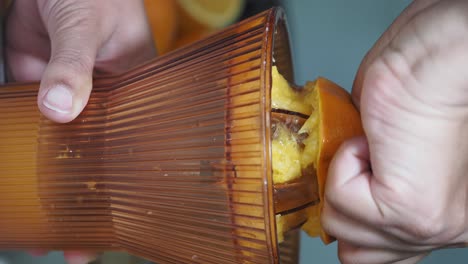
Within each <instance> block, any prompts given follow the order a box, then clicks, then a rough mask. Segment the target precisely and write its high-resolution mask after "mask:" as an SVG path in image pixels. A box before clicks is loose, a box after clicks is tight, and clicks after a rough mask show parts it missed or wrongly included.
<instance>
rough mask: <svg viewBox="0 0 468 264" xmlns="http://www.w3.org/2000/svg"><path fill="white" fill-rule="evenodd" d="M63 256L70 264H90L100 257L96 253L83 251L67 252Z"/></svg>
mask: <svg viewBox="0 0 468 264" xmlns="http://www.w3.org/2000/svg"><path fill="white" fill-rule="evenodd" d="M63 255H64V257H65V260H66V261H67V263H68V264H88V263H89V262H91V261H93V260H95V259H97V257H98V254H96V253H92V252H82V251H65V252H63Z"/></svg>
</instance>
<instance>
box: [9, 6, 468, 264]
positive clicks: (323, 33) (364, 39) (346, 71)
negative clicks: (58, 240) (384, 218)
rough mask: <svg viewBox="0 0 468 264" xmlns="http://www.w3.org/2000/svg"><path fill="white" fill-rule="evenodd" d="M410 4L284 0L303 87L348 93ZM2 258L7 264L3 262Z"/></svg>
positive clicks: (307, 242) (445, 256)
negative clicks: (323, 82) (331, 86)
mask: <svg viewBox="0 0 468 264" xmlns="http://www.w3.org/2000/svg"><path fill="white" fill-rule="evenodd" d="M409 2H410V1H408V0H283V1H282V3H283V5H284V7H285V8H286V13H287V15H288V20H289V26H290V31H291V37H292V44H293V51H294V59H295V73H296V80H297V82H298V84H302V83H304V82H305V81H306V80H313V79H314V78H315V77H317V76H318V75H321V76H324V77H327V78H329V79H331V80H334V81H335V82H337V83H339V84H340V85H342V86H343V87H346V88H348V89H349V88H350V87H351V84H352V82H353V78H354V74H355V72H356V70H357V68H358V66H359V63H360V61H361V59H362V57H363V56H364V55H365V53H366V52H367V50H368V49H369V48H370V47H371V46H372V45H373V43H374V42H375V41H376V40H377V38H378V37H379V36H380V34H381V33H382V32H383V31H384V30H385V29H386V28H387V27H388V26H389V25H390V23H391V22H392V21H393V19H394V18H395V17H396V16H397V15H398V14H399V13H400V12H401V10H402V9H403V8H404V7H405V6H406V5H407V4H408V3H409ZM0 235H1V234H0ZM301 242H302V249H301V264H309V263H320V264H333V263H339V261H338V258H337V256H336V244H332V245H329V246H323V244H322V243H321V241H320V240H319V239H317V238H308V237H306V236H302V241H301ZM2 259H4V260H5V261H4V262H2V261H3V260H2ZM3 263H14V264H27V263H37V264H41V263H47V264H55V263H56V264H60V263H64V262H63V257H62V256H61V254H60V253H52V254H50V255H49V256H48V257H42V258H39V259H37V258H31V257H29V256H27V255H24V254H18V253H11V252H10V253H7V252H4V253H3V254H0V264H3ZM107 263H113V264H117V263H129V259H128V257H127V256H125V255H117V256H110V257H109V258H108V262H107ZM422 263H424V264H436V263H449V264H452V263H453V264H457V263H468V249H457V250H442V251H438V252H435V253H433V254H431V255H430V256H429V257H428V258H427V259H425V260H424V261H423V262H422Z"/></svg>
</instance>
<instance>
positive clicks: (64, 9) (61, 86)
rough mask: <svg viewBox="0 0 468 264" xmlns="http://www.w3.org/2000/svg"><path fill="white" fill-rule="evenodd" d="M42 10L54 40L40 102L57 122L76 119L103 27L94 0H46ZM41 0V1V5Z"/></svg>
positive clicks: (89, 84) (85, 95) (87, 91)
mask: <svg viewBox="0 0 468 264" xmlns="http://www.w3.org/2000/svg"><path fill="white" fill-rule="evenodd" d="M40 2H42V3H40V5H39V6H40V8H42V9H41V10H40V13H41V15H42V16H43V17H42V18H43V20H44V21H46V28H47V30H48V34H49V36H50V41H51V58H50V62H49V64H48V66H47V68H46V70H45V72H44V75H43V77H42V80H41V85H40V90H39V95H38V106H39V109H40V110H41V111H42V113H43V114H44V115H45V116H47V117H48V118H50V119H51V120H54V121H56V122H61V123H64V122H69V121H71V120H73V119H74V118H75V117H76V116H78V114H79V113H80V112H81V111H82V110H83V108H84V107H85V105H86V103H87V101H88V98H89V94H90V92H91V87H92V71H93V66H94V61H95V58H96V53H97V49H98V47H99V45H100V37H101V35H102V34H101V30H100V26H101V25H100V24H99V21H98V20H97V18H98V14H97V10H98V8H97V7H96V6H94V5H95V4H96V3H94V1H67V0H62V1H60V0H48V1H47V0H43V1H40ZM41 4H42V5H41Z"/></svg>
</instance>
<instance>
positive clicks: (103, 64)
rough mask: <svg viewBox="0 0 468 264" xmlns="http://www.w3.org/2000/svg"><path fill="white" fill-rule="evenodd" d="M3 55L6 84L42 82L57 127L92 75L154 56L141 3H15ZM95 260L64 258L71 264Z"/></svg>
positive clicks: (43, 104) (80, 103) (83, 95)
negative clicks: (7, 81) (5, 60)
mask: <svg viewBox="0 0 468 264" xmlns="http://www.w3.org/2000/svg"><path fill="white" fill-rule="evenodd" d="M5 52H6V53H5V54H6V59H7V68H8V79H9V81H20V82H21V81H39V80H40V81H41V85H40V89H39V91H38V106H39V109H40V110H41V112H42V113H43V114H44V115H45V116H47V117H48V118H49V119H51V120H54V121H56V122H61V123H64V122H69V121H71V120H73V119H74V118H75V117H76V116H77V115H78V114H79V113H80V112H81V111H82V110H83V108H84V107H85V105H86V103H87V101H88V98H89V94H90V92H91V89H92V76H93V74H94V75H101V74H116V73H120V72H123V71H125V70H128V69H130V68H132V67H135V66H136V65H138V64H141V63H143V62H145V61H146V60H148V59H151V58H153V57H154V56H155V55H156V51H155V48H154V43H153V42H152V36H151V31H150V28H149V26H148V23H147V20H146V13H145V9H144V4H143V1H140V0H137V1H135V0H132V1H128V0H99V1H95V0H15V1H13V5H12V7H11V9H10V12H9V14H8V18H7V23H6V47H5ZM32 253H33V254H36V255H37V254H41V253H43V252H41V251H36V252H32ZM94 257H95V254H94V253H89V252H88V253H85V252H76V251H67V252H65V258H66V259H67V260H68V262H69V263H70V264H84V263H88V261H89V260H91V259H93V258H94Z"/></svg>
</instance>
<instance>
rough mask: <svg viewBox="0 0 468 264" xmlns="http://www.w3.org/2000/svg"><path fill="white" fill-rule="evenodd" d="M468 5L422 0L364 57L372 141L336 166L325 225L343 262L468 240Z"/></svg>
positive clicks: (359, 83)
mask: <svg viewBox="0 0 468 264" xmlns="http://www.w3.org/2000/svg"><path fill="white" fill-rule="evenodd" d="M467 69H468V2H467V1H466V0H416V1H414V2H413V3H412V4H411V5H410V6H409V8H408V9H406V10H405V11H404V12H403V13H402V15H401V16H400V17H399V18H398V19H397V20H396V21H395V22H394V24H393V25H392V26H391V27H390V28H389V30H388V31H387V32H386V33H385V34H384V35H383V36H382V38H381V39H380V40H379V41H378V43H377V44H376V45H375V46H374V48H373V49H372V50H371V51H370V52H369V53H368V55H367V56H366V58H365V59H364V61H363V63H362V65H361V67H360V70H359V72H358V74H357V77H356V80H355V85H354V88H353V97H354V100H355V102H356V105H357V106H358V107H359V108H360V112H361V117H362V122H363V127H364V130H365V134H366V138H359V139H353V140H351V141H349V142H346V143H344V144H343V145H342V146H341V148H340V149H339V151H338V153H337V154H336V156H335V158H334V161H333V162H332V164H331V166H330V170H329V175H328V181H327V184H326V191H325V195H326V197H325V205H324V209H323V217H322V224H323V227H324V229H325V231H326V232H327V233H329V234H330V235H332V236H335V237H336V238H337V240H338V248H339V249H338V251H339V257H340V259H341V261H342V262H343V263H359V264H366V263H372V264H378V263H416V262H418V261H419V260H420V259H422V258H423V257H424V256H425V255H426V254H428V253H429V252H430V251H432V250H434V249H439V248H443V247H455V246H463V245H465V244H466V243H467V241H468V214H467V213H466V212H467V209H468V177H467V176H468V175H467V172H468V142H467V141H466V140H465V138H466V135H468V123H467V121H468V74H467V72H466V71H467Z"/></svg>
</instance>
